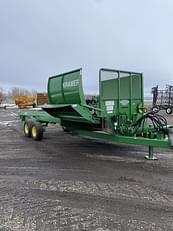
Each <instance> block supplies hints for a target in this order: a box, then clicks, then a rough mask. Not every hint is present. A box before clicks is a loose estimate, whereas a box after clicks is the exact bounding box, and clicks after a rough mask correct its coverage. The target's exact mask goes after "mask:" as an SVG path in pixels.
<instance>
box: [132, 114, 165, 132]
mask: <svg viewBox="0 0 173 231" xmlns="http://www.w3.org/2000/svg"><path fill="white" fill-rule="evenodd" d="M146 119H149V120H150V121H151V122H152V124H153V127H154V129H155V130H156V131H165V129H166V127H167V120H166V119H165V117H163V116H162V115H159V114H156V113H155V112H148V113H146V114H144V115H143V116H142V117H141V118H139V119H138V120H137V121H136V122H135V123H134V124H133V127H134V128H135V132H137V130H138V129H139V128H142V131H143V130H144V125H145V121H146Z"/></svg>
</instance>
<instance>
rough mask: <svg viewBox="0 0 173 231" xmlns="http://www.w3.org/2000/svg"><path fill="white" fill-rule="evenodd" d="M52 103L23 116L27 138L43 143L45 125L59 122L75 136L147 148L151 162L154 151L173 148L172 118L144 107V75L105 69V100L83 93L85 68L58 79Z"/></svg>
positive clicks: (102, 87)
mask: <svg viewBox="0 0 173 231" xmlns="http://www.w3.org/2000/svg"><path fill="white" fill-rule="evenodd" d="M48 102H49V104H48V105H45V106H43V107H42V111H34V110H33V111H28V112H21V113H20V118H21V119H22V120H23V121H24V127H23V128H24V133H25V135H26V136H29V137H30V136H32V137H33V138H34V140H40V139H41V138H42V136H43V131H44V128H45V126H47V125H48V124H49V123H59V124H61V126H62V127H63V128H64V130H66V131H70V132H73V133H74V134H79V135H84V136H89V137H93V138H99V139H104V140H110V141H115V142H121V143H126V144H139V145H147V146H148V147H149V152H148V156H147V158H148V159H154V156H153V147H165V148H169V147H171V146H172V145H173V138H172V130H173V129H172V127H171V126H168V125H167V121H166V119H165V118H164V117H163V116H161V115H159V114H156V113H154V112H148V113H147V112H146V110H145V108H144V97H143V76H142V74H141V73H136V72H128V71H120V70H111V69H100V72H99V96H92V97H90V99H85V97H84V94H83V88H82V70H81V69H78V70H74V71H72V72H68V73H64V74H60V75H56V76H52V77H50V78H49V80H48Z"/></svg>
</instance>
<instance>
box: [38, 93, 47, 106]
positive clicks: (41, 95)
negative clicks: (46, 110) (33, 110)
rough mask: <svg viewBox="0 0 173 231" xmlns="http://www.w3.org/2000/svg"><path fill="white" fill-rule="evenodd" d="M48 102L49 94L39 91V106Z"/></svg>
mask: <svg viewBox="0 0 173 231" xmlns="http://www.w3.org/2000/svg"><path fill="white" fill-rule="evenodd" d="M47 103H48V96H47V93H44V92H42V93H37V95H36V104H37V106H39V105H44V104H47Z"/></svg>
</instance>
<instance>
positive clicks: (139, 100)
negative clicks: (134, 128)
mask: <svg viewBox="0 0 173 231" xmlns="http://www.w3.org/2000/svg"><path fill="white" fill-rule="evenodd" d="M99 85H100V107H101V109H102V110H103V111H104V116H106V117H112V116H113V115H119V114H125V115H127V117H128V119H132V117H133V115H135V114H137V113H138V106H139V105H143V100H144V97H143V77H142V74H141V73H135V72H127V71H119V70H110V69H101V70H100V82H99Z"/></svg>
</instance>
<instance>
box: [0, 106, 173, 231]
mask: <svg viewBox="0 0 173 231" xmlns="http://www.w3.org/2000/svg"><path fill="white" fill-rule="evenodd" d="M18 113H19V110H18V109H10V108H9V109H7V110H3V109H0V230H2V231H7V230H8V231H9V230H10V231H11V230H15V231H24V230H27V231H28V230H29V231H30V230H34V231H35V230H46V231H49V230H50V231H51V230H57V231H62V230H69V231H72V230H79V231H84V230H92V231H109V230H123V231H128V230H152V231H153V230H156V231H161V230H173V152H172V151H171V150H167V149H156V150H155V152H156V156H157V157H158V158H159V160H158V161H147V160H145V159H144V156H145V155H146V154H147V148H146V147H143V146H134V145H132V146H128V145H122V144H111V143H109V144H108V143H105V142H101V141H96V140H91V139H86V138H82V137H78V136H72V135H70V134H67V133H64V132H63V131H62V130H61V128H59V127H58V126H56V127H55V126H50V127H49V128H48V129H47V132H46V133H45V134H44V139H43V140H42V141H40V142H34V141H33V140H32V139H29V138H26V137H24V135H23V133H22V129H21V122H20V121H19V119H18ZM168 120H169V122H171V121H172V124H173V115H170V116H169V117H168Z"/></svg>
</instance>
